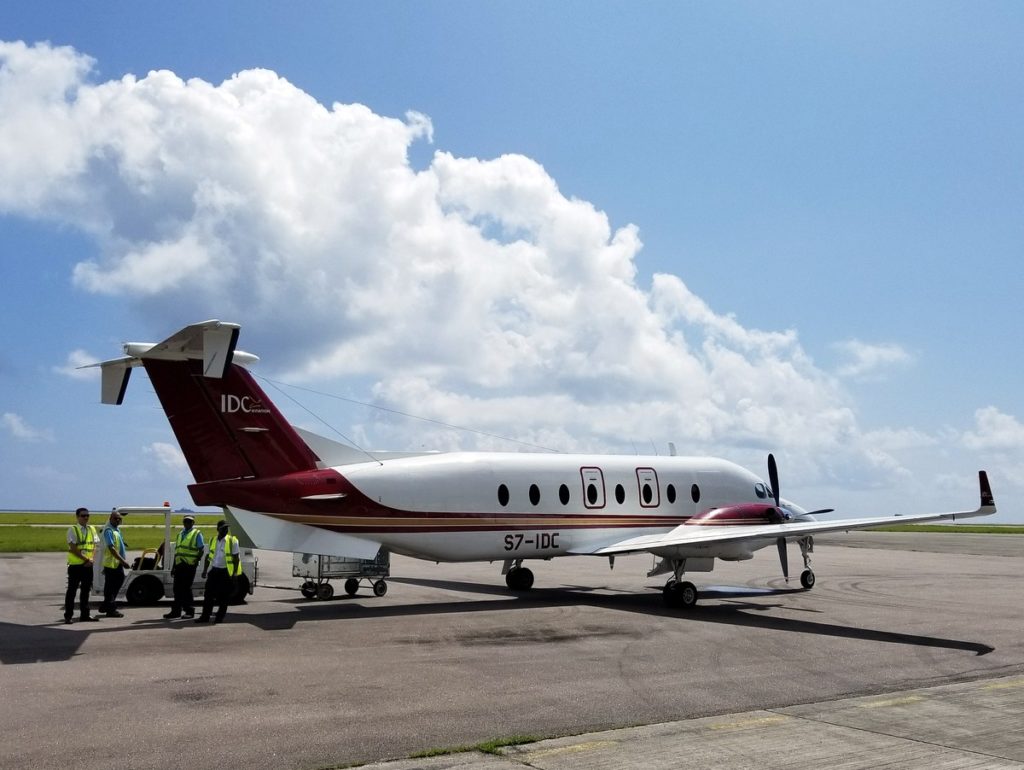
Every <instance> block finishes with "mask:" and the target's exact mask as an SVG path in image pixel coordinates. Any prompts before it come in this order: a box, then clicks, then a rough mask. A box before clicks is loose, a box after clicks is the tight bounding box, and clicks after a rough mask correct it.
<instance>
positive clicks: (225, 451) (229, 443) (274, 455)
mask: <svg viewBox="0 0 1024 770" xmlns="http://www.w3.org/2000/svg"><path fill="white" fill-rule="evenodd" d="M142 363H143V366H145V368H146V372H147V373H148V374H149V379H150V380H151V381H152V383H153V387H154V389H155V390H156V394H157V396H158V397H159V399H160V403H161V405H162V406H163V408H164V412H166V413H167V419H168V420H169V421H170V423H171V428H172V429H173V430H174V435H175V437H176V438H177V439H178V443H179V444H180V445H181V451H182V452H183V453H184V454H185V459H186V460H187V461H188V466H189V468H191V470H192V475H193V476H195V479H196V481H197V482H199V483H203V482H207V481H222V480H225V479H238V478H265V477H267V476H280V475H283V474H285V473H292V472H295V471H303V470H311V469H314V468H316V467H317V459H318V458H317V457H316V455H315V454H313V452H312V450H310V448H309V447H308V446H307V445H306V443H305V442H304V441H303V440H302V439H301V438H299V436H298V434H297V433H296V432H295V430H294V429H293V428H292V426H291V425H290V424H289V423H288V421H287V420H285V418H284V417H283V416H282V415H281V413H280V412H279V411H278V410H277V407H275V406H274V404H273V403H272V402H271V401H270V399H269V398H267V396H266V394H265V393H264V392H263V390H262V389H261V388H260V386H259V385H257V384H256V381H255V380H254V379H253V377H252V375H251V374H249V372H247V371H246V370H245V369H244V368H242V367H241V366H239V365H238V364H233V363H231V364H228V365H227V367H226V369H225V371H224V376H223V377H220V378H214V377H205V376H203V362H202V361H200V360H195V359H190V360H185V361H169V360H160V359H150V358H144V359H143V362H142Z"/></svg>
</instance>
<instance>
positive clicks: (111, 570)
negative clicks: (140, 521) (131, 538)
mask: <svg viewBox="0 0 1024 770" xmlns="http://www.w3.org/2000/svg"><path fill="white" fill-rule="evenodd" d="M120 526H121V514H120V513H119V512H118V510H117V509H116V508H115V509H114V510H112V511H111V512H110V519H109V520H108V521H107V526H105V527H104V528H103V537H102V542H103V603H102V604H101V605H100V612H102V613H103V614H104V615H106V616H107V617H108V618H123V617H124V615H122V614H121V613H120V612H118V611H117V606H116V604H117V594H118V592H119V591H120V590H121V586H123V585H124V571H125V570H126V569H130V565H129V564H128V558H127V551H126V546H127V543H125V542H124V536H123V535H122V534H121V530H120Z"/></svg>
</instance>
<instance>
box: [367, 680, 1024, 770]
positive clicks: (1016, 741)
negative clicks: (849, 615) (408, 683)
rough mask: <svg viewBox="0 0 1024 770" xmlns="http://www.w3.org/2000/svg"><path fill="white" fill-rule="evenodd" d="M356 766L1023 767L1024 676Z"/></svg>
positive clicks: (434, 769)
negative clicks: (491, 750)
mask: <svg viewBox="0 0 1024 770" xmlns="http://www.w3.org/2000/svg"><path fill="white" fill-rule="evenodd" d="M497 752H498V754H497V755H495V754H491V753H483V752H480V751H467V752H463V753H459V754H449V755H445V756H438V757H430V758H421V759H405V760H398V761H393V762H378V763H372V764H369V765H361V767H362V768H364V770H447V768H466V769H467V770H517V769H521V768H524V767H529V768H537V770H584V769H585V770H605V769H607V770H619V769H621V768H637V769H638V770H639V768H644V770H661V768H664V769H665V770H676V768H679V767H688V768H720V767H729V768H780V769H782V768H793V770H796V769H797V768H800V769H802V768H807V767H827V768H830V770H854V769H855V768H884V767H893V768H934V769H936V770H937V769H938V768H979V769H981V768H984V769H986V770H989V769H995V768H1021V767H1024V677H1022V676H1013V677H1001V678H998V679H984V680H980V681H976V682H966V683H961V684H954V685H943V686H939V687H925V688H919V689H915V690H903V691H900V692H896V693H887V694H885V695H880V696H871V697H867V698H843V699H840V700H836V701H831V702H825V703H811V704H805V705H800V706H792V707H788V708H780V709H765V710H758V711H745V712H742V713H738V714H723V715H721V716H715V717H706V718H703V719H689V720H684V721H678V722H666V723H662V724H657V725H646V726H643V727H631V728H625V729H621V730H605V731H603V732H595V733H585V734H583V735H575V736H571V737H566V738H555V739H551V740H545V741H538V742H535V743H528V744H524V745H517V746H511V747H505V748H501V749H497Z"/></svg>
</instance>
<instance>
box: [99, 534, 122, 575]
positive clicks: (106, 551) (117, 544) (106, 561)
mask: <svg viewBox="0 0 1024 770" xmlns="http://www.w3.org/2000/svg"><path fill="white" fill-rule="evenodd" d="M104 531H105V530H104ZM110 531H111V532H113V533H114V550H115V551H117V552H118V553H121V546H122V545H123V544H124V538H123V537H121V530H119V529H114V528H113V527H111V528H110ZM103 566H104V567H108V568H110V569H113V568H114V567H119V566H121V560H120V559H118V558H117V557H116V556H114V555H113V554H111V553H110V548H109V547H108V546H107V538H106V537H104V538H103Z"/></svg>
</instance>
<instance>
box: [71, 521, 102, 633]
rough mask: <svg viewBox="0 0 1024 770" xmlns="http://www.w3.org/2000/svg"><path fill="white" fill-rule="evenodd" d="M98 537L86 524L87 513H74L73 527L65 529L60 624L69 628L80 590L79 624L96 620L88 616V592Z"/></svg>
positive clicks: (87, 523) (72, 620)
mask: <svg viewBox="0 0 1024 770" xmlns="http://www.w3.org/2000/svg"><path fill="white" fill-rule="evenodd" d="M98 542H99V537H97V535H96V527H94V526H93V525H92V524H90V523H89V509H88V508H79V509H78V510H76V511H75V524H74V526H72V527H69V528H68V534H67V543H68V591H67V593H66V594H65V595H64V622H65V623H67V624H69V625H70V624H71V623H73V622H74V616H75V593H77V592H78V591H79V590H81V597H80V601H79V607H80V609H79V612H80V613H81V614H80V615H79V617H78V619H79V620H82V621H88V620H97V619H98V618H96V617H94V616H93V615H91V614H90V613H89V591H91V590H92V557H93V553H94V552H95V550H96V544H97V543H98Z"/></svg>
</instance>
